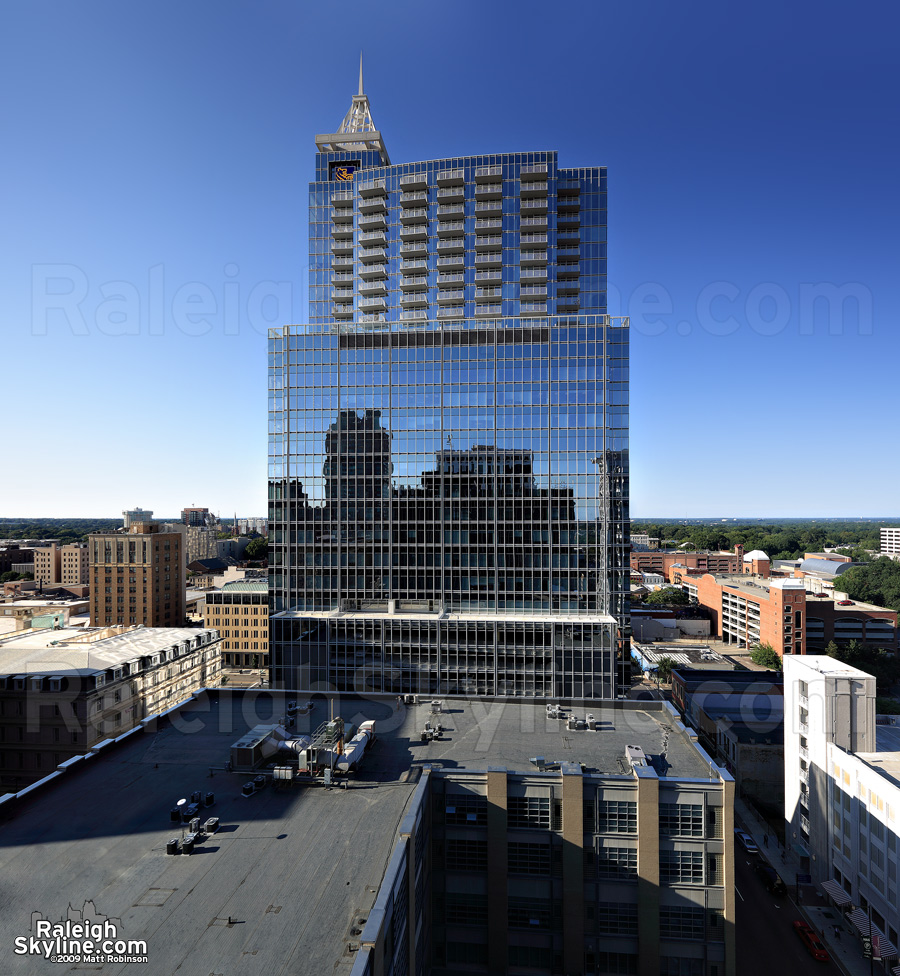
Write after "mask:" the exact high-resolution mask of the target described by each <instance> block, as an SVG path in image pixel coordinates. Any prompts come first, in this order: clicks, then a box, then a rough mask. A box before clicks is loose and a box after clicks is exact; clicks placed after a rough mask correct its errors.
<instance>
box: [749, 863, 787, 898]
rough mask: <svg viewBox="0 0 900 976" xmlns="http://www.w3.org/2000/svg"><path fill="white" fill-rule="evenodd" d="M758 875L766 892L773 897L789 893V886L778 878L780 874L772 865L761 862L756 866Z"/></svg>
mask: <svg viewBox="0 0 900 976" xmlns="http://www.w3.org/2000/svg"><path fill="white" fill-rule="evenodd" d="M756 873H757V874H758V875H759V878H760V881H762V883H763V886H764V887H765V889H766V891H768V892H769V893H770V894H773V895H783V894H784V893H785V892H786V891H787V886H786V885H785V883H784V882H783V881H782V880H781V878H780V877H779V876H778V872H777V871H776V870H775V868H773V867H772V866H771V865H770V864H766V863H764V862H763V861H760V862H759V864H757V865H756Z"/></svg>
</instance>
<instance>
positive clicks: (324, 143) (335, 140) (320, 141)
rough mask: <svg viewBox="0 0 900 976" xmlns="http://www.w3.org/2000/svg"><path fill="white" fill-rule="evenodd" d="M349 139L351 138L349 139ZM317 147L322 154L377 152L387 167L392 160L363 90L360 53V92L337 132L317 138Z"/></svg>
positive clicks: (360, 57) (354, 98)
mask: <svg viewBox="0 0 900 976" xmlns="http://www.w3.org/2000/svg"><path fill="white" fill-rule="evenodd" d="M348 137H349V138H348ZM316 146H317V148H318V149H319V151H320V152H353V151H355V150H359V149H363V148H365V149H369V150H372V149H374V150H376V151H377V152H378V153H379V154H380V155H381V159H382V162H383V164H384V165H385V166H390V164H391V160H390V157H389V156H388V152H387V148H386V147H385V145H384V140H383V139H382V137H381V133H380V132H379V131H378V129H377V128H376V126H375V122H374V121H373V120H372V110H371V108H370V107H369V98H368V96H367V95H366V94H365V91H364V89H363V55H362V51H360V52H359V91H358V93H357V94H356V95H354V96H353V100H352V102H351V103H350V110H349V111H348V112H347V114H346V115H345V116H344V121H343V122H341V125H340V128H339V129H338V130H337V132H335V133H332V134H331V135H319V136H316Z"/></svg>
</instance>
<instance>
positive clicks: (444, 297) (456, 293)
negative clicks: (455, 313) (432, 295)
mask: <svg viewBox="0 0 900 976" xmlns="http://www.w3.org/2000/svg"><path fill="white" fill-rule="evenodd" d="M465 297H466V290H465V288H453V289H451V290H449V291H439V292H438V297H437V300H438V301H439V302H451V303H457V304H458V303H459V302H462V301H464V300H465Z"/></svg>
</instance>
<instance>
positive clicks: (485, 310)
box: [475, 302, 502, 318]
mask: <svg viewBox="0 0 900 976" xmlns="http://www.w3.org/2000/svg"><path fill="white" fill-rule="evenodd" d="M501 309H502V306H501V304H500V302H490V303H486V304H484V305H476V306H475V314H476V315H478V316H482V317H483V316H491V317H494V318H496V317H499V316H500V312H501Z"/></svg>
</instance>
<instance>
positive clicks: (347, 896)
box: [0, 692, 711, 976]
mask: <svg viewBox="0 0 900 976" xmlns="http://www.w3.org/2000/svg"><path fill="white" fill-rule="evenodd" d="M652 704H653V706H654V707H657V708H658V706H657V705H656V703H652ZM650 705H651V703H647V708H638V709H634V710H625V709H622V708H613V707H608V708H604V707H595V708H594V709H593V711H594V714H595V716H596V717H597V718H598V719H599V720H600V722H601V725H600V728H601V731H596V732H594V731H590V732H589V731H583V732H575V731H567V729H566V723H565V722H561V721H559V720H556V719H548V718H547V715H546V708H545V706H544V705H543V704H531V703H526V704H523V703H518V702H515V703H513V702H497V701H484V702H479V701H468V702H456V701H454V702H447V703H445V706H444V710H443V711H442V713H441V715H440V716H439V717H437V718H438V720H439V721H440V722H441V724H442V725H443V726H444V729H445V732H444V735H443V737H442V738H441V739H440V740H434V741H431V742H421V741H420V735H419V732H420V730H421V729H422V728H423V727H424V723H425V721H426V720H427V719H431V720H432V721H434V719H435V718H436V716H434V715H432V713H431V706H430V704H424V705H416V706H405V705H398V703H397V699H396V698H389V699H381V700H378V701H376V700H371V699H352V700H344V701H343V702H340V703H336V705H335V706H334V707H335V709H336V711H339V712H340V714H341V715H342V716H343V717H344V718H345V720H348V721H352V722H353V723H354V724H358V723H359V722H360V721H363V720H365V719H374V720H375V722H376V734H377V736H378V738H377V740H376V742H375V744H374V745H373V747H372V750H371V751H370V752H369V753H368V754H367V755H366V757H365V759H364V761H363V763H362V765H361V767H360V771H359V773H358V774H357V776H356V777H355V778H354V779H353V780H352V781H351V786H350V788H349V789H347V790H343V789H333V790H328V789H325V788H324V787H322V786H293V787H288V788H287V789H282V790H276V789H275V788H274V787H268V788H266V789H265V790H263V791H261V792H259V793H257V794H255V795H253V796H250V797H244V796H242V795H241V786H242V784H243V782H244V781H246V780H247V779H248V778H250V777H249V776H248V775H247V774H243V775H238V774H227V773H224V772H222V771H221V767H222V765H223V763H224V762H225V760H226V759H227V758H228V756H229V749H230V746H231V744H232V743H234V742H235V741H237V740H238V739H239V738H240V737H241V736H242V735H243V734H244V733H245V732H247V731H248V730H249V729H250V728H253V727H254V726H255V725H257V724H263V723H266V722H272V721H277V720H278V718H279V716H280V715H281V714H282V713H283V708H284V700H283V699H282V698H280V697H279V696H278V695H277V694H275V693H268V692H264V693H259V692H253V693H247V694H245V695H244V694H231V693H225V692H218V693H215V694H213V695H212V696H210V697H207V696H206V694H203V695H202V696H200V698H199V699H198V700H197V701H196V702H194V703H191V704H189V705H186V706H184V707H182V708H181V709H179V710H177V711H176V712H175V713H173V715H172V716H170V719H169V720H168V721H163V722H160V723H159V731H156V732H155V733H154V732H150V731H149V730H148V731H147V732H141V731H137V732H135V733H134V734H133V735H130V736H129V737H128V738H126V739H125V741H123V742H121V743H119V744H117V745H113V746H109V747H107V748H105V749H101V750H100V751H99V752H98V754H97V755H95V756H94V757H92V758H90V759H88V760H85V761H79V762H76V763H75V765H74V766H73V767H72V768H71V769H70V770H68V771H66V772H65V773H64V774H62V775H61V776H60V777H59V778H58V779H57V780H55V781H54V782H53V783H51V784H48V785H47V786H46V787H44V788H42V789H38V790H35V791H33V792H32V793H31V794H30V795H29V797H28V798H26V799H23V800H21V801H17V802H18V803H20V804H23V805H24V807H23V806H19V807H18V808H17V809H16V810H15V811H13V814H14V815H13V816H12V817H11V819H9V820H8V821H7V822H6V823H5V824H4V825H3V831H2V840H0V871H2V874H3V878H4V884H5V886H6V889H7V890H8V891H12V892H15V899H12V900H9V901H8V903H7V905H6V907H5V910H4V912H3V913H0V938H2V939H3V940H4V941H5V943H6V944H7V945H9V944H11V942H12V940H13V939H14V938H16V937H18V936H20V935H26V936H27V935H28V934H29V926H30V922H31V913H32V912H33V911H39V912H41V913H42V914H43V915H44V916H46V917H49V918H50V919H52V920H56V919H57V918H63V917H65V915H66V912H67V909H68V906H69V905H70V904H71V905H72V906H74V907H76V908H80V906H81V905H82V904H83V903H84V901H85V900H88V901H93V902H94V904H95V906H96V910H97V912H100V913H104V914H106V915H109V916H111V917H114V918H120V919H121V928H120V932H121V933H124V937H125V938H127V939H146V941H147V954H148V957H149V962H148V964H146V965H145V966H143V967H142V972H143V973H144V974H145V976H170V974H172V973H174V972H184V973H203V974H207V973H210V972H214V973H227V974H228V976H256V974H260V976H263V974H265V976H269V974H271V973H336V974H341V976H346V974H348V973H349V972H350V969H351V968H352V965H353V961H354V956H355V954H353V953H350V952H349V951H348V949H347V945H348V942H350V941H354V939H358V936H354V935H353V934H351V932H350V927H351V924H353V923H357V922H358V919H359V918H360V917H362V918H365V917H366V916H367V915H368V912H369V910H370V909H371V907H372V905H373V903H374V899H375V895H376V893H377V890H378V886H379V884H380V882H381V879H382V876H383V874H384V871H385V868H386V865H387V861H388V858H389V857H390V853H391V850H392V847H393V844H394V840H395V836H396V832H397V828H398V825H399V823H400V821H401V820H402V817H403V814H404V812H405V810H406V807H407V803H408V801H409V798H410V795H411V794H412V791H413V789H414V788H415V784H416V781H417V779H418V778H419V767H421V766H422V765H423V764H424V763H432V764H437V765H439V766H442V767H444V768H447V769H456V768H458V767H466V768H469V769H478V770H486V769H487V768H488V767H489V766H490V767H496V766H506V767H508V768H510V769H513V770H519V771H532V772H536V770H535V767H534V766H533V765H532V764H531V762H530V760H531V758H533V757H536V756H544V757H545V758H546V760H547V762H548V763H550V762H553V761H555V760H565V761H573V762H577V761H581V762H583V763H585V764H586V766H587V768H588V770H589V771H590V770H597V771H599V772H601V773H611V774H616V775H626V776H628V777H629V778H630V777H631V776H632V773H631V770H630V767H628V766H627V765H626V763H625V760H624V756H625V746H626V744H639V745H641V746H642V747H643V748H644V750H645V752H647V753H648V755H649V759H650V761H651V763H652V764H653V765H654V766H655V767H656V769H657V770H658V771H659V770H662V771H665V773H666V775H668V776H677V777H685V778H693V779H703V780H708V779H709V778H710V775H711V771H710V766H709V764H708V763H707V762H706V761H704V757H703V753H701V752H700V751H699V750H697V749H696V748H695V747H694V746H693V745H692V744H691V742H690V741H689V740H688V738H687V737H686V736H685V735H683V734H679V733H678V731H677V730H678V728H679V727H678V726H677V725H676V724H675V723H674V722H673V720H672V718H671V717H670V715H671V713H670V712H669V711H668V710H650ZM330 709H331V706H329V705H328V704H327V703H326V702H325V701H324V700H322V699H317V700H316V702H315V704H314V707H313V709H312V711H311V712H310V713H309V714H305V715H304V714H300V715H298V716H297V731H298V732H300V733H308V732H310V731H312V730H314V729H315V728H317V727H318V726H319V725H320V724H321V723H322V721H323V720H324V719H326V718H327V717H328V713H329V711H330ZM566 712H567V713H570V712H571V709H566ZM578 714H579V715H584V711H583V710H581V709H579V710H578ZM213 767H219V768H218V769H215V768H213ZM196 790H200V791H202V792H204V793H205V792H206V791H210V792H213V793H214V795H215V804H214V806H212V807H210V808H208V811H207V812H205V814H204V816H210V815H212V816H216V817H219V818H220V821H221V827H220V829H219V831H218V833H215V834H212V835H210V836H209V837H208V838H207V839H206V840H205V841H204V842H203V843H201V844H200V846H199V847H198V848H197V849H196V850H195V854H194V855H191V856H179V857H171V856H167V855H166V842H167V841H168V840H169V839H170V838H172V837H173V836H176V835H178V833H179V832H180V828H176V827H173V826H172V824H171V823H170V819H169V812H170V810H171V808H172V806H173V805H174V803H175V802H176V801H177V800H178V799H180V798H182V797H187V796H190V794H191V793H192V792H194V791H196ZM5 814H6V808H4V807H2V806H0V819H3V818H4V816H5ZM4 967H5V969H6V972H7V973H9V974H10V976H13V974H19V973H23V974H28V976H34V974H35V973H38V972H44V971H45V968H46V971H47V972H49V968H47V967H49V964H47V965H46V967H45V966H44V965H41V966H37V965H36V962H35V959H33V958H32V959H29V958H28V957H22V956H15V955H13V954H11V953H10V954H8V958H7V959H6V961H5V963H4ZM92 971H94V972H97V973H100V974H104V976H111V974H112V973H119V972H121V967H120V966H119V965H115V966H114V965H106V966H102V965H101V966H97V967H96V968H95V969H94V970H92Z"/></svg>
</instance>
